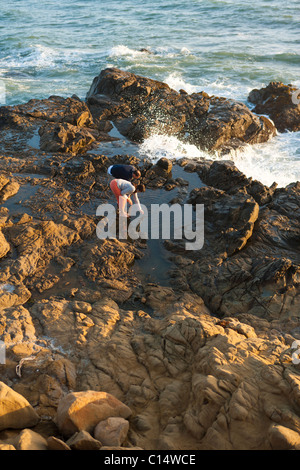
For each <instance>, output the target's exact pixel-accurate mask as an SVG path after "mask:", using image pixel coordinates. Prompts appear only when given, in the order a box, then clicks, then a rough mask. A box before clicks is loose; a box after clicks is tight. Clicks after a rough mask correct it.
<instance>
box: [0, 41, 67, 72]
mask: <svg viewBox="0 0 300 470" xmlns="http://www.w3.org/2000/svg"><path fill="white" fill-rule="evenodd" d="M57 56H58V52H57V51H55V50H54V49H52V48H50V47H46V46H43V45H41V44H36V45H34V46H30V47H28V48H26V49H23V50H22V51H21V52H19V53H18V54H16V55H14V56H7V57H4V58H3V59H2V60H1V66H4V67H6V68H22V67H28V66H29V67H45V66H46V67H48V68H51V67H53V66H54V64H55V60H56V58H57Z"/></svg>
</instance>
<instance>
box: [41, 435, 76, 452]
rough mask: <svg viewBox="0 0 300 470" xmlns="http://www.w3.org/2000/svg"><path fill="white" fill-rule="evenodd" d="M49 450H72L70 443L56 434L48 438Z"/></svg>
mask: <svg viewBox="0 0 300 470" xmlns="http://www.w3.org/2000/svg"><path fill="white" fill-rule="evenodd" d="M47 444H48V450H71V448H70V447H69V446H68V444H67V443H66V442H64V441H62V440H61V439H58V438H57V437H55V436H50V437H48V439H47Z"/></svg>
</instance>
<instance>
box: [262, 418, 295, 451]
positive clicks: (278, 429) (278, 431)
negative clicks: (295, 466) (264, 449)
mask: <svg viewBox="0 0 300 470" xmlns="http://www.w3.org/2000/svg"><path fill="white" fill-rule="evenodd" d="M269 439H270V443H271V447H272V449H273V450H291V449H297V450H299V449H300V433H299V432H297V431H295V430H293V429H289V428H287V427H285V426H280V425H278V424H273V425H272V426H271V427H270V429H269Z"/></svg>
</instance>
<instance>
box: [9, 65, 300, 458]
mask: <svg viewBox="0 0 300 470" xmlns="http://www.w3.org/2000/svg"><path fill="white" fill-rule="evenodd" d="M109 74H111V71H109V72H107V71H106V72H105V74H104V78H103V75H102V78H101V80H100V81H99V80H96V81H95V82H94V84H93V86H92V92H91V93H90V97H89V98H88V100H87V104H86V103H84V102H82V101H81V100H79V99H78V98H77V97H75V96H73V97H71V98H67V99H65V98H61V97H50V98H49V99H48V100H31V101H30V102H29V103H27V104H24V105H20V106H15V107H2V108H0V125H1V148H0V154H1V158H0V169H1V175H0V196H1V197H2V199H1V210H0V256H1V259H0V265H1V270H0V340H1V341H2V343H0V346H5V361H2V362H1V364H0V378H1V383H0V425H1V430H0V448H1V449H3V450H14V449H16V450H46V449H48V450H99V449H100V450H109V449H123V450H128V449H129V450H130V449H134V450H140V449H149V450H151V449H153V450H155V449H170V450H171V449H175V450H177V449H178V450H184V449H193V450H201V449H236V450H237V449H267V450H272V449H273V450H277V449H297V450H298V449H299V448H300V447H299V446H300V444H299V442H300V438H299V436H300V431H299V429H300V427H299V426H300V424H299V423H300V421H299V419H300V417H299V406H298V402H299V390H300V389H299V387H300V371H299V364H298V362H299V361H297V349H296V348H297V347H296V348H295V341H298V340H299V339H300V320H299V312H300V309H299V266H300V251H299V247H300V243H299V241H300V226H299V221H300V217H299V212H300V204H299V201H300V186H299V182H295V183H292V184H290V185H288V186H287V187H286V188H277V185H276V183H275V184H274V185H272V186H271V187H267V186H265V185H263V184H261V183H260V182H259V181H254V180H252V179H251V178H247V177H246V176H245V175H244V174H243V173H241V172H240V171H239V170H238V169H237V168H236V167H235V165H234V164H233V163H232V162H230V161H213V160H208V159H199V160H193V159H188V158H184V159H181V160H179V161H172V162H171V161H169V160H167V159H164V158H162V159H161V160H159V161H158V162H151V161H148V160H147V159H141V158H139V157H138V156H137V155H127V154H125V153H126V149H125V151H124V152H123V153H122V152H120V154H115V155H114V156H110V157H108V156H107V155H105V154H104V153H102V152H101V142H104V141H105V142H106V143H107V142H109V141H112V142H113V141H114V139H115V138H113V137H112V136H111V135H110V134H109V132H110V130H111V128H112V124H111V122H114V123H115V124H116V123H118V125H120V129H121V127H122V129H125V128H126V129H127V131H128V129H131V131H130V132H128V135H129V134H130V135H131V133H132V135H131V136H132V137H134V138H135V136H136V135H137V134H138V131H139V132H140V131H141V133H140V134H139V135H145V134H144V131H145V130H146V127H145V121H144V120H143V119H142V118H141V116H140V115H139V114H138V109H139V106H140V104H141V100H142V102H143V106H144V108H143V109H148V110H150V111H151V109H152V108H151V107H152V106H153V109H154V107H155V106H154V105H155V103H156V102H157V100H158V99H161V98H162V97H164V98H166V99H167V102H168V108H165V109H164V106H162V109H163V110H164V112H165V113H166V114H165V115H167V116H168V117H167V119H165V117H164V118H163V119H164V121H163V122H164V125H166V126H168V128H171V127H172V129H173V131H174V132H175V133H178V134H177V135H180V133H181V132H182V129H183V128H184V127H182V125H183V123H184V122H185V117H184V116H187V114H186V113H187V112H191V111H190V110H191V107H192V108H193V113H192V116H193V117H192V119H194V117H195V116H196V115H197V116H198V118H199V120H200V119H202V117H203V116H204V115H205V114H207V112H208V106H210V107H211V106H212V105H213V106H216V107H217V108H218V113H219V112H220V110H221V109H225V110H226V113H225V115H226V116H228V109H229V108H228V106H229V103H227V102H225V101H221V103H217V102H214V101H213V100H212V98H211V97H208V95H207V96H206V95H205V94H204V93H203V94H199V95H197V96H196V97H193V96H191V97H189V96H187V95H186V94H185V93H183V92H182V93H180V94H178V93H176V92H174V91H172V90H170V89H169V87H167V85H163V84H159V83H158V82H155V83H154V82H153V81H150V80H148V79H147V80H146V79H145V81H141V80H137V77H136V76H133V74H127V73H126V74H125V75H124V74H123V73H122V74H121V73H119V72H118V71H113V77H112V76H111V75H109ZM124 77H125V78H126V80H125V81H124ZM104 85H105V86H104ZM97 87H101V88H100V89H98V88H97ZM100 91H101V93H103V94H101V95H99V93H98V92H100ZM104 95H105V96H104ZM171 102H172V106H173V108H172V107H171V105H170V103H171ZM169 106H170V107H169ZM233 106H237V108H235V109H238V110H241V109H242V112H243V113H244V112H245V113H246V111H245V110H244V108H240V107H239V105H235V104H234V105H233ZM177 107H179V108H178V112H177V113H176V114H174V109H175V108H176V109H177ZM224 107H225V108H224ZM210 109H211V108H210ZM171 110H173V111H172V112H171ZM187 110H189V111H187ZM133 111H134V112H135V113H137V114H136V115H134V116H131V118H130V119H129V117H128V116H129V114H130V113H132V112H133ZM224 112H225V111H224ZM231 112H232V108H231V111H230V113H231ZM172 113H173V114H174V116H173V118H172V119H171V117H172ZM247 113H248V114H247ZM247 113H246V114H247V116H251V119H253V117H252V114H251V113H250V111H249V112H248V111H247ZM165 115H164V116H165ZM153 116H154V115H153ZM211 116H212V115H211ZM206 117H207V116H206ZM128 119H129V120H128ZM135 119H136V121H135ZM218 119H219V118H218ZM226 119H227V117H226V118H225V121H226ZM226 122H227V121H226ZM236 122H238V121H236ZM253 122H254V124H255V126H256V125H258V122H260V121H257V120H256V118H255V119H254V121H253ZM128 123H129V124H130V126H129V127H128V125H129V124H128ZM219 124H220V123H219ZM252 124H253V123H252ZM252 124H251V126H252ZM224 125H225V124H224ZM56 126H59V128H60V129H62V128H63V129H64V130H68V129H72V132H73V131H74V133H70V134H68V135H67V136H65V134H59V133H57V135H56V136H55V135H54V132H55V131H54V129H56ZM70 126H71V127H70ZM139 126H140V127H139ZM226 126H227V124H226V125H225V127H226ZM259 126H261V123H260V124H259ZM233 127H234V125H233ZM238 127H239V126H238ZM74 128H75V130H74ZM41 129H42V130H41ZM222 129H223V130H222ZM257 129H258V127H257V128H256V130H254V133H253V134H251V135H252V137H253V136H254V134H255V133H256V131H257ZM127 131H126V132H127ZM173 131H172V132H173ZM223 131H224V128H223V127H222V126H221V128H220V129H218V131H217V134H215V135H216V137H213V138H214V139H215V142H218V143H217V146H219V144H220V148H221V147H222V145H223V144H225V140H224V135H225V134H226V132H225V133H224V132H223ZM209 132H210V131H208V134H207V135H212V134H210V133H209ZM239 132H240V131H239ZM242 132H243V133H244V134H243V135H245V132H246V134H247V132H249V133H248V134H247V135H248V136H250V129H248V130H246V131H245V128H244V129H243V130H242ZM260 132H261V127H260V131H259V133H258V134H257V133H256V134H255V135H256V136H258V135H260V137H259V139H260V138H262V134H260ZM87 135H90V136H92V137H93V139H92V140H91V141H90V142H89V143H87V142H86V141H84V140H80V139H83V136H87ZM237 135H238V134H236V135H235V136H237ZM218 136H220V140H218V139H219V137H218ZM65 137H66V138H65ZM77 137H78V139H77ZM79 137H80V138H79ZM252 137H251V138H250V140H251V139H252ZM233 138H235V137H234V136H233V134H232V135H230V136H229V140H226V145H227V144H228V142H229V144H230V142H232V139H233ZM253 138H254V137H253ZM256 138H257V137H255V138H254V141H255V139H256ZM238 139H240V135H239V137H238ZM119 148H121V149H122V147H119ZM117 162H118V163H120V162H123V163H129V164H134V165H137V166H138V167H139V169H140V170H141V173H142V181H143V183H144V184H145V185H146V187H147V190H148V193H147V192H146V193H145V196H146V197H145V198H143V196H141V202H143V203H144V204H146V205H147V204H150V203H151V201H152V199H151V198H152V197H155V194H156V193H157V194H158V196H157V199H154V200H155V201H156V202H158V203H163V202H166V203H169V202H170V201H176V202H177V203H178V204H183V203H188V204H191V205H192V206H194V207H195V206H196V204H203V205H204V215H205V218H204V223H205V225H204V229H205V232H204V233H205V237H204V244H203V247H202V248H201V249H199V250H193V251H189V250H186V249H185V241H186V240H177V239H173V238H171V239H170V240H166V241H165V243H164V248H163V249H164V252H163V253H164V256H165V257H166V258H168V266H169V267H170V266H171V269H170V271H169V272H168V277H169V281H170V282H169V285H168V286H166V285H163V284H161V283H160V282H159V280H158V279H157V280H155V279H154V280H153V279H152V281H149V280H148V281H146V280H145V279H144V278H143V277H141V276H139V273H138V271H137V270H136V269H135V266H136V264H137V263H139V262H142V261H143V259H144V258H145V257H146V256H147V253H148V251H149V243H147V241H145V240H140V239H138V240H132V239H130V238H127V239H123V240H120V239H118V238H115V239H106V240H105V239H99V238H98V237H97V226H98V224H99V222H101V218H99V217H97V216H96V209H97V207H98V205H99V204H102V203H107V202H111V203H113V204H115V200H114V198H113V197H112V196H113V195H112V193H111V192H110V190H109V181H110V180H109V179H108V177H107V168H108V167H109V166H110V165H111V164H112V163H117ZM148 194H149V196H148ZM148 197H149V200H148ZM194 223H196V221H194ZM194 228H195V226H194ZM151 256H152V260H151V258H150V260H151V261H152V262H153V263H154V262H155V259H154V257H153V255H151ZM160 262H161V263H163V260H162V259H160ZM296 344H297V343H296ZM1 352H3V347H2V350H1V349H0V358H1V357H2V358H3V355H2V356H1ZM8 402H9V406H10V410H9V413H3V410H7V409H8V408H7V403H8Z"/></svg>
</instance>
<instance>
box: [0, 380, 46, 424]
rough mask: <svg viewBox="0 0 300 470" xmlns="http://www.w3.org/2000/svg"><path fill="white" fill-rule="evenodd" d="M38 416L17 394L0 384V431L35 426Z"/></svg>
mask: <svg viewBox="0 0 300 470" xmlns="http://www.w3.org/2000/svg"><path fill="white" fill-rule="evenodd" d="M38 421H39V416H38V414H37V413H36V412H35V410H34V409H33V407H32V406H31V405H30V403H29V402H28V401H27V400H26V399H25V398H24V397H23V396H22V395H20V394H19V393H17V392H15V391H14V390H12V389H11V388H10V387H8V386H7V385H5V384H4V383H3V382H0V430H2V429H9V428H13V429H22V428H27V427H32V426H35V425H36V424H37V423H38Z"/></svg>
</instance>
